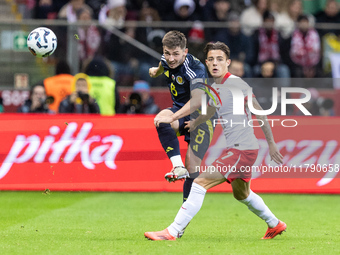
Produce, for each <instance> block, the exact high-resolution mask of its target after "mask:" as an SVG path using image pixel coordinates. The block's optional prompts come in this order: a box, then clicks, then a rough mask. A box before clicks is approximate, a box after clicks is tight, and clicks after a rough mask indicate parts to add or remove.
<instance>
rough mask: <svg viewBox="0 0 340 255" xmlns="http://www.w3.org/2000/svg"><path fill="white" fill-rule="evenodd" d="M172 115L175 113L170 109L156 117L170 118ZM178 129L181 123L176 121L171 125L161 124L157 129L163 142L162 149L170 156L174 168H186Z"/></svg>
mask: <svg viewBox="0 0 340 255" xmlns="http://www.w3.org/2000/svg"><path fill="white" fill-rule="evenodd" d="M172 114H173V111H171V110H170V109H164V110H162V111H161V112H160V113H158V114H157V116H156V117H159V116H162V117H163V116H170V115H172ZM178 128H179V122H178V121H177V120H176V121H174V122H173V123H171V124H166V123H161V124H160V125H159V127H157V128H156V129H157V133H158V138H159V141H160V142H161V144H162V147H163V149H164V151H165V152H166V154H167V155H168V157H169V159H170V161H171V163H172V165H173V167H176V166H183V167H184V164H183V161H182V158H181V154H180V149H179V142H178V139H177V135H176V133H177V132H178Z"/></svg>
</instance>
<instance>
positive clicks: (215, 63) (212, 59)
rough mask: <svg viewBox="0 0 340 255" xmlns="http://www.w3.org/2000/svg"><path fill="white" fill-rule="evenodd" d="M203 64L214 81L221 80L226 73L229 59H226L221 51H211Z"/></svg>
mask: <svg viewBox="0 0 340 255" xmlns="http://www.w3.org/2000/svg"><path fill="white" fill-rule="evenodd" d="M205 64H206V65H207V67H208V70H209V73H210V74H211V76H212V77H213V78H214V79H219V78H220V79H222V78H223V77H224V76H225V75H226V74H227V72H228V66H229V65H230V59H227V56H226V54H225V53H224V52H223V51H221V50H211V51H209V52H208V54H207V59H206V60H205Z"/></svg>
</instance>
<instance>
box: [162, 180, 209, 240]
mask: <svg viewBox="0 0 340 255" xmlns="http://www.w3.org/2000/svg"><path fill="white" fill-rule="evenodd" d="M206 192H207V190H206V189H205V188H203V187H202V186H201V185H198V184H197V183H193V184H192V186H191V191H190V194H189V197H188V199H187V201H185V202H184V203H183V205H182V207H181V209H179V211H178V213H177V215H176V218H175V221H174V222H173V223H172V224H171V225H170V226H169V227H168V230H169V233H170V235H172V236H174V237H178V233H179V232H181V231H182V230H183V229H184V228H185V227H186V226H187V225H188V224H189V222H190V221H191V219H192V218H193V217H194V216H195V215H196V214H197V213H198V211H199V210H200V209H201V206H202V204H203V200H204V196H205V193H206Z"/></svg>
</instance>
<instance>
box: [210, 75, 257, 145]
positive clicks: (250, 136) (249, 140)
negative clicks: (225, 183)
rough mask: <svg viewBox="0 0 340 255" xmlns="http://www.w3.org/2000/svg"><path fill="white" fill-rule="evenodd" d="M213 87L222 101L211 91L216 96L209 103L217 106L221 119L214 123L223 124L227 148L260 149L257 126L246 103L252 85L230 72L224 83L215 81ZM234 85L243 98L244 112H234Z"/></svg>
mask: <svg viewBox="0 0 340 255" xmlns="http://www.w3.org/2000/svg"><path fill="white" fill-rule="evenodd" d="M212 87H213V88H214V89H215V90H216V91H217V93H218V94H219V96H220V99H221V101H220V100H219V98H218V97H217V96H216V95H215V93H211V94H212V95H213V96H214V98H210V99H209V105H210V106H213V107H215V108H216V111H217V114H218V117H219V120H215V123H214V124H215V125H216V126H217V125H219V124H221V126H222V128H223V132H224V136H225V138H226V140H227V148H228V149H229V148H235V149H238V150H255V149H259V145H258V141H257V138H256V137H255V134H254V128H253V125H254V126H256V124H255V123H253V121H251V120H252V118H251V112H250V110H249V109H248V107H247V106H246V104H245V103H246V102H247V100H248V90H250V89H251V88H250V86H249V85H248V84H247V83H246V82H245V81H243V80H242V79H241V78H240V77H237V76H235V75H231V74H230V73H228V74H227V75H226V76H225V81H224V83H223V84H215V83H214V84H213V85H212ZM233 87H234V88H237V91H239V94H240V97H241V98H240V97H238V98H239V99H243V106H244V112H243V114H238V115H236V114H233V105H234V102H233V94H232V92H231V90H232V89H233ZM233 91H235V90H233ZM241 91H242V93H241ZM241 95H242V96H241ZM249 121H250V122H249Z"/></svg>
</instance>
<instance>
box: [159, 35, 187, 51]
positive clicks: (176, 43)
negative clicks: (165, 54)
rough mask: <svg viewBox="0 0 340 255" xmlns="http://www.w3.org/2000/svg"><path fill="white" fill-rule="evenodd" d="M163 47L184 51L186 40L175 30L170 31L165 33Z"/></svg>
mask: <svg viewBox="0 0 340 255" xmlns="http://www.w3.org/2000/svg"><path fill="white" fill-rule="evenodd" d="M162 43H163V46H165V47H168V48H169V49H174V48H176V47H180V48H181V49H185V48H186V47H187V39H186V38H185V35H184V34H183V33H181V32H179V31H177V30H172V31H169V32H168V33H166V34H165V35H164V37H163V40H162Z"/></svg>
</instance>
